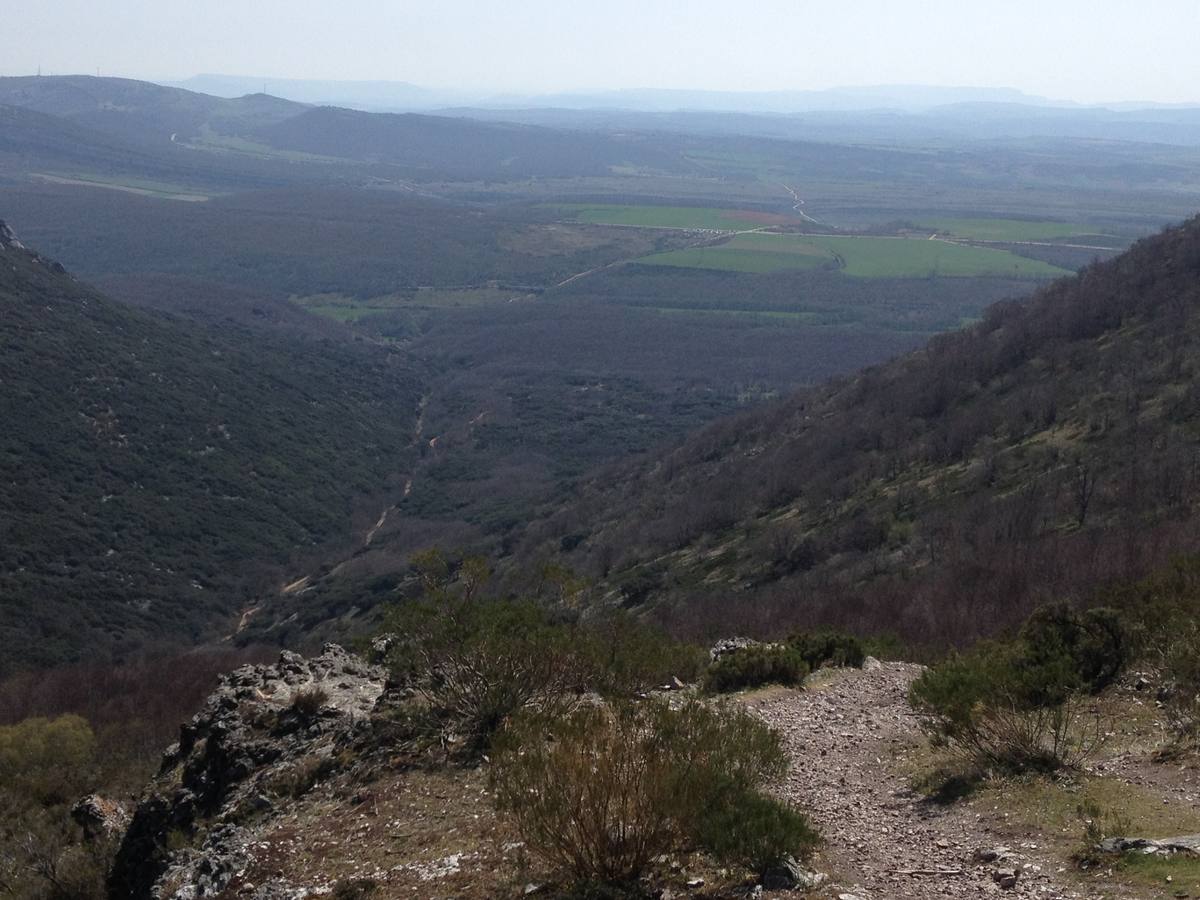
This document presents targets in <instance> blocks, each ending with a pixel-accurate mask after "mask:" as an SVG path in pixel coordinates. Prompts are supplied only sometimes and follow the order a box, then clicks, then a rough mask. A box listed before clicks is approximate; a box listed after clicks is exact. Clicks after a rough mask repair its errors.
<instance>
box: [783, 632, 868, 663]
mask: <svg viewBox="0 0 1200 900" xmlns="http://www.w3.org/2000/svg"><path fill="white" fill-rule="evenodd" d="M788 645H789V646H791V647H792V648H794V649H795V650H796V651H797V652H798V653H799V654H800V656H801V657H803V658H804V661H805V662H806V663H808V667H809V669H812V670H814V671H815V670H817V669H819V668H821V667H822V666H849V667H852V668H856V669H857V668H860V667H861V666H862V664H863V660H864V659H866V657H867V654H866V652H865V651H864V650H863V645H862V642H861V641H860V640H859V639H858V638H856V637H854V635H851V634H844V633H842V632H840V631H814V632H806V633H802V634H796V635H793V636H792V637H790V638H788Z"/></svg>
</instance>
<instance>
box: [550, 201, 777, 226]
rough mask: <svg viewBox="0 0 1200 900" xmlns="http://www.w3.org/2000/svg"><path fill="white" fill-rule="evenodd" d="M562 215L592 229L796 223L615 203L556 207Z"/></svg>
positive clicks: (713, 210)
mask: <svg viewBox="0 0 1200 900" xmlns="http://www.w3.org/2000/svg"><path fill="white" fill-rule="evenodd" d="M556 208H557V209H561V210H562V211H563V214H564V215H566V216H568V217H569V218H571V219H572V220H574V221H577V222H587V223H588V224H591V225H635V226H638V227H641V228H707V229H712V230H714V231H740V230H743V229H746V228H764V227H766V226H768V225H786V224H789V223H794V222H797V221H798V220H796V219H792V218H790V217H788V216H781V215H777V214H775V213H762V212H755V211H754V210H749V209H719V208H717V207H711V206H621V205H619V204H614V203H595V204H586V203H566V204H557V205H556Z"/></svg>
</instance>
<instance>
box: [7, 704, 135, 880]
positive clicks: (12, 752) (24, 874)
mask: <svg viewBox="0 0 1200 900" xmlns="http://www.w3.org/2000/svg"><path fill="white" fill-rule="evenodd" d="M96 774H97V764H96V741H95V738H94V736H93V733H92V729H91V726H90V725H89V724H88V722H87V720H85V719H83V718H82V717H80V716H75V715H65V716H59V717H58V718H55V719H46V718H30V719H25V720H24V721H21V722H18V723H17V724H15V725H7V726H2V727H0V896H4V897H6V898H8V897H11V898H14V900H93V898H95V900H102V898H103V897H104V896H105V894H104V877H105V873H106V871H107V864H108V859H109V855H110V852H111V850H112V849H113V848H112V847H111V846H110V844H109V842H107V841H103V840H96V841H93V842H89V843H81V842H80V839H79V829H78V827H77V826H75V825H74V824H73V823H72V822H71V820H70V816H69V812H68V811H69V809H70V805H71V804H72V803H73V802H74V801H76V800H77V799H79V797H80V795H81V794H83V793H85V792H86V791H87V790H89V789H90V788H91V787H92V786H93V781H94V779H95V778H96Z"/></svg>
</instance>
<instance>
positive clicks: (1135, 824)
mask: <svg viewBox="0 0 1200 900" xmlns="http://www.w3.org/2000/svg"><path fill="white" fill-rule="evenodd" d="M978 797H979V799H978V802H979V805H980V806H992V805H995V806H997V807H998V808H1000V809H1003V810H1004V811H1005V812H1007V813H1008V817H1009V821H1010V822H1011V824H1012V825H1013V826H1014V827H1015V828H1017V829H1025V830H1029V831H1035V832H1040V833H1042V834H1044V835H1047V836H1050V835H1054V834H1059V835H1063V836H1064V837H1065V838H1066V839H1067V840H1068V841H1069V840H1073V839H1075V838H1076V837H1077V834H1078V825H1079V818H1078V810H1079V807H1080V806H1082V805H1085V804H1087V805H1092V806H1095V807H1098V808H1100V809H1111V810H1119V811H1120V813H1121V816H1122V817H1123V818H1124V819H1125V820H1127V821H1128V824H1129V829H1130V830H1131V832H1132V834H1133V835H1134V836H1138V837H1143V836H1144V837H1168V836H1170V835H1175V834H1195V833H1197V832H1200V810H1196V809H1192V808H1189V807H1187V806H1185V805H1184V804H1173V805H1172V804H1164V803H1163V801H1162V797H1161V796H1159V795H1158V794H1157V793H1155V792H1154V791H1151V790H1149V789H1147V788H1144V787H1141V786H1139V785H1136V784H1127V783H1125V782H1124V781H1122V780H1119V779H1116V778H1104V777H1093V776H1087V777H1080V778H1079V779H1073V780H1069V781H1066V780H1054V779H1050V778H1041V777H1039V778H1027V779H1012V780H1005V781H997V782H992V783H989V784H988V785H987V786H985V787H984V789H983V790H982V791H980V793H979V795H978ZM1121 836H1124V835H1121ZM1105 837H1114V835H1105Z"/></svg>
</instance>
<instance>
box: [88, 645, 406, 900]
mask: <svg viewBox="0 0 1200 900" xmlns="http://www.w3.org/2000/svg"><path fill="white" fill-rule="evenodd" d="M384 683H385V674H384V671H383V670H382V669H381V668H379V667H376V666H371V665H368V664H367V663H365V662H363V661H362V660H361V659H359V658H358V657H356V656H354V655H352V654H350V653H347V652H346V651H345V650H343V649H342V648H341V647H338V646H336V645H333V644H327V645H326V646H325V647H324V649H323V650H322V652H321V655H320V656H317V657H314V658H313V659H305V658H304V657H302V656H299V655H298V654H295V653H289V652H287V651H284V652H283V653H282V654H281V655H280V658H279V662H278V663H277V664H275V665H271V666H243V667H242V668H240V669H237V670H235V671H234V672H232V673H230V674H229V675H226V676H225V677H224V678H222V680H221V683H220V685H219V686H218V688H217V689H216V690H215V691H214V692H213V694H212V695H211V696H210V697H209V698H208V700H207V701H206V703H205V705H204V708H203V709H202V710H201V711H200V712H199V713H198V714H197V715H196V716H195V717H194V718H193V719H192V721H191V722H189V723H188V724H186V725H184V726H183V728H182V729H181V730H180V738H179V743H178V744H175V745H173V746H172V747H170V748H169V749H168V750H167V752H166V754H164V757H163V764H162V768H161V770H160V772H159V775H158V777H157V778H156V779H155V781H154V782H153V784H152V785H151V788H150V790H149V791H148V792H147V794H146V796H145V797H144V798H143V799H142V801H141V802H140V803H139V804H138V807H137V809H136V811H135V812H134V814H133V819H132V821H131V822H130V824H129V828H128V829H127V830H126V832H125V835H124V837H123V839H122V841H121V846H120V849H119V850H118V853H117V857H116V860H115V862H114V865H113V869H112V874H111V876H110V879H109V896H110V897H112V898H113V900H117V898H122V900H192V898H201V897H211V896H214V895H216V894H218V893H220V891H221V890H222V889H223V888H224V887H225V885H226V884H227V883H228V882H229V879H230V878H231V877H232V876H233V875H235V874H236V873H237V871H238V870H239V869H240V868H241V867H242V866H243V865H244V862H245V849H246V847H247V845H248V844H249V843H250V842H251V841H252V840H253V837H254V834H255V831H256V829H257V828H259V827H261V826H262V824H263V823H264V822H266V821H269V820H270V819H271V817H272V815H273V814H274V813H275V807H276V804H277V802H279V798H281V797H286V796H287V795H288V794H289V793H293V792H295V791H296V790H297V789H299V788H298V787H297V786H298V785H300V786H302V784H303V782H304V780H305V779H311V778H314V777H317V776H318V775H319V773H320V772H321V771H322V767H323V766H326V765H327V764H329V763H330V761H331V760H332V759H333V757H334V756H335V754H336V753H337V752H338V750H339V749H341V748H342V747H344V746H347V745H348V744H349V743H350V742H352V741H353V740H354V738H355V737H356V735H357V734H358V733H359V732H360V731H362V730H364V729H366V728H367V727H369V726H368V721H367V720H368V717H369V716H370V714H371V712H372V710H373V709H374V708H375V705H376V703H377V702H378V700H379V697H380V695H381V694H382V693H383V688H384Z"/></svg>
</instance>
